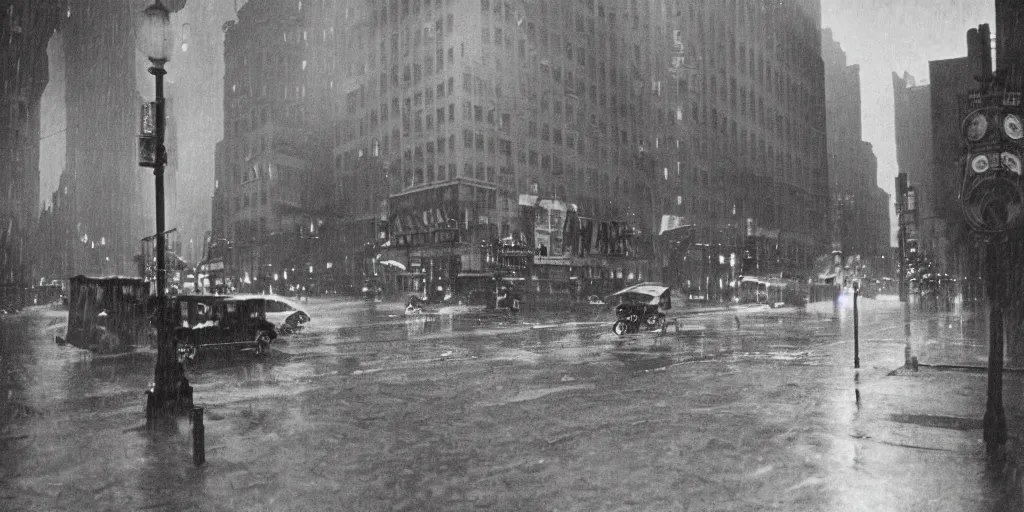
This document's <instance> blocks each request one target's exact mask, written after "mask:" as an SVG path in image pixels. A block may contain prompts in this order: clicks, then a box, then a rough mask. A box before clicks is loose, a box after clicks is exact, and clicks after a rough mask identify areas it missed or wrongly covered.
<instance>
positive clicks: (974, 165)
mask: <svg viewBox="0 0 1024 512" xmlns="http://www.w3.org/2000/svg"><path fill="white" fill-rule="evenodd" d="M989 167H990V165H989V161H988V155H978V156H975V157H974V158H972V159H971V170H972V171H974V172H976V173H978V174H981V173H983V172H985V171H988V170H989Z"/></svg>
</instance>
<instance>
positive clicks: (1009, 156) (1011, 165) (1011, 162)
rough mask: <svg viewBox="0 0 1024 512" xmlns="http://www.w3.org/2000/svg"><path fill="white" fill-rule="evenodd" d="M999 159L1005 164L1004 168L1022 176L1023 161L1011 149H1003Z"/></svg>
mask: <svg viewBox="0 0 1024 512" xmlns="http://www.w3.org/2000/svg"><path fill="white" fill-rule="evenodd" d="M999 160H1000V161H1001V163H1002V164H1003V168H1004V169H1006V170H1007V171H1010V172H1012V173H1014V174H1016V175H1018V176H1020V174H1021V163H1020V157H1019V156H1017V155H1015V154H1014V153H1011V152H1009V151H1003V154H1001V155H999Z"/></svg>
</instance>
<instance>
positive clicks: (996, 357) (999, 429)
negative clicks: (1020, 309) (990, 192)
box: [983, 241, 1006, 452]
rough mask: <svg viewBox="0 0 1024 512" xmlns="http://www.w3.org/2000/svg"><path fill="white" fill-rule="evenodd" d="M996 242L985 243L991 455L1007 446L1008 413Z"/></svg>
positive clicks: (987, 433)
mask: <svg viewBox="0 0 1024 512" xmlns="http://www.w3.org/2000/svg"><path fill="white" fill-rule="evenodd" d="M999 252H1000V251H999V250H998V246H997V243H996V242H991V241H990V242H988V243H987V244H985V281H986V283H985V284H986V289H987V292H988V305H989V306H988V307H989V314H988V315H989V316H988V323H989V326H988V332H989V340H988V341H989V343H988V393H987V396H988V401H987V403H986V405H985V419H984V421H983V425H984V429H985V430H984V439H985V446H986V447H987V448H988V450H989V451H990V452H991V451H993V450H995V449H997V448H998V447H999V446H1001V445H1004V444H1006V414H1005V413H1004V411H1003V338H1004V329H1003V327H1004V326H1003V291H1004V290H1003V284H1002V281H1001V280H1000V277H1001V276H1000V275H999V274H1000V273H999Z"/></svg>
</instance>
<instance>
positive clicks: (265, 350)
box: [256, 332, 270, 356]
mask: <svg viewBox="0 0 1024 512" xmlns="http://www.w3.org/2000/svg"><path fill="white" fill-rule="evenodd" d="M256 355H258V356H268V355H270V335H269V334H267V333H265V332H261V333H259V335H257V336H256Z"/></svg>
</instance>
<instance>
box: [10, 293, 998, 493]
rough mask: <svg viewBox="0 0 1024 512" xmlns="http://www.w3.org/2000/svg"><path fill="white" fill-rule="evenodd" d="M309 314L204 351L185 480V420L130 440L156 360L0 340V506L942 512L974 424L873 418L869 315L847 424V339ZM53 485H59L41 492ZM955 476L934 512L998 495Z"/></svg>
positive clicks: (585, 318) (348, 309)
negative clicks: (956, 494)
mask: <svg viewBox="0 0 1024 512" xmlns="http://www.w3.org/2000/svg"><path fill="white" fill-rule="evenodd" d="M310 313H311V316H312V317H313V321H312V322H311V323H310V324H309V325H308V327H307V328H306V329H304V330H303V331H302V332H299V333H296V334H294V335H290V336H286V337H282V338H280V339H279V340H278V341H277V342H275V343H274V344H273V345H272V353H271V354H270V355H269V356H268V357H256V356H255V355H254V354H252V353H251V351H239V350H224V351H216V352H209V353H204V354H203V355H202V357H200V360H199V361H198V363H197V364H195V365H193V366H191V367H190V368H189V371H188V375H189V378H190V380H191V381H192V384H193V386H195V392H196V397H197V402H198V403H199V404H201V405H204V406H205V407H206V409H207V432H208V441H207V444H208V455H207V460H208V463H207V466H206V467H204V468H202V469H199V470H196V469H195V468H192V467H191V465H190V464H189V460H190V454H189V451H188V447H189V440H188V432H189V426H188V424H187V421H185V422H184V423H183V424H180V425H178V431H177V432H170V433H161V434H157V436H158V437H153V434H152V433H148V432H146V431H144V430H142V429H138V427H139V426H141V423H142V394H141V392H142V390H143V389H144V388H145V386H146V385H147V384H148V382H149V381H150V380H151V379H152V373H153V364H154V360H155V353H154V351H153V350H152V348H149V347H144V348H140V349H139V350H137V351H135V352H133V353H130V354H125V355H121V356H114V357H106V356H105V357H94V356H93V355H92V354H89V353H87V352H83V351H80V350H77V349H72V348H69V347H58V346H56V345H55V344H54V343H53V341H52V335H53V331H54V330H55V329H53V328H49V330H47V329H48V327H47V325H48V323H49V322H51V321H52V320H53V319H54V318H59V314H57V315H54V314H50V313H45V312H38V313H35V316H31V315H28V316H26V317H24V318H23V319H21V320H19V321H21V322H23V323H22V324H17V323H15V324H11V323H0V326H2V327H0V329H4V330H2V331H0V334H3V335H4V338H3V339H5V340H7V339H13V340H14V341H12V342H9V343H4V344H0V355H2V359H0V368H2V370H3V372H4V373H3V375H4V380H3V383H2V386H3V387H2V389H0V390H2V392H3V396H5V397H6V400H3V401H0V404H2V407H3V410H2V412H3V413H4V417H5V418H6V419H7V423H6V424H5V425H4V427H3V430H2V432H0V450H2V451H3V453H4V454H5V455H6V454H10V455H12V456H13V457H4V460H3V461H2V462H0V480H2V479H6V480H7V481H8V482H10V483H8V484H0V495H3V496H8V495H10V496H18V500H19V501H9V502H10V503H17V504H28V505H33V504H39V503H48V504H51V505H50V506H52V504H57V508H60V507H68V508H70V507H72V506H73V504H76V503H77V504H80V505H81V508H86V509H91V508H99V509H102V508H107V509H111V508H113V509H144V508H161V507H164V508H170V509H188V508H200V509H202V508H209V507H211V506H212V507H215V508H217V509H239V508H240V509H252V508H260V507H262V506H264V505H263V504H265V503H271V501H268V500H279V501H275V503H291V502H296V503H297V502H299V501H297V500H310V499H313V500H314V501H313V502H312V503H327V502H330V503H336V502H338V500H339V499H341V500H343V501H344V502H345V503H348V504H351V505H352V508H351V509H353V510H356V509H358V510H372V509H381V508H387V509H396V508H398V509H400V508H402V507H405V508H406V509H409V510H413V509H421V510H426V509H447V510H461V509H469V508H478V506H479V505H481V504H483V505H488V504H489V506H490V507H491V508H495V507H497V508H500V506H501V505H500V504H502V503H504V504H509V503H517V504H518V505H517V507H516V508H518V509H522V510H536V509H551V508H553V507H554V508H559V509H562V508H564V509H575V510H583V509H588V510H589V509H595V508H596V509H600V508H603V507H606V504H607V503H610V502H616V503H630V502H632V503H633V505H630V506H627V508H629V509H649V508H650V507H649V506H647V505H650V503H649V502H647V501H644V499H641V498H639V497H638V496H636V495H633V494H632V493H631V491H629V489H644V490H645V491H644V492H645V493H649V494H651V495H656V496H667V495H669V494H673V495H681V496H686V497H687V499H688V502H689V503H691V504H697V505H694V506H696V507H697V508H698V509H701V508H702V506H701V505H699V504H704V505H708V506H710V505H711V504H714V503H718V504H722V505H723V506H724V505H725V504H727V503H730V502H728V501H727V500H726V501H722V500H723V499H725V498H727V497H732V496H741V497H742V498H740V501H738V502H731V503H732V505H736V506H737V507H738V508H739V509H750V510H760V509H765V508H775V509H781V510H837V511H839V510H855V509H857V507H861V506H862V505H863V504H869V505H871V507H869V508H868V509H869V510H886V509H889V508H887V506H886V505H887V502H886V499H889V500H896V501H895V502H899V503H907V501H906V499H905V498H903V499H902V501H900V500H899V499H898V496H895V495H887V496H885V497H884V498H875V497H872V496H869V495H866V494H865V493H864V489H865V488H870V487H871V486H872V485H875V486H877V485H881V482H885V481H888V480H889V479H890V478H893V477H894V473H893V471H894V470H893V469H891V468H901V470H903V471H905V472H908V473H910V474H913V475H918V476H916V477H915V480H913V482H910V483H912V484H913V485H914V486H915V487H914V490H913V491H912V492H913V493H916V494H914V495H916V496H922V494H920V493H921V489H927V490H929V492H934V493H935V495H941V496H947V497H948V496H949V495H950V492H951V491H946V492H942V490H941V488H937V487H936V485H938V484H936V485H932V484H924V483H921V482H923V481H924V480H922V479H923V478H924V475H927V474H928V473H929V469H930V467H931V465H936V464H949V457H965V456H966V455H964V454H967V453H973V452H971V451H970V450H971V448H970V444H969V442H968V440H969V438H970V436H972V435H974V434H975V433H976V431H977V416H963V417H961V416H958V415H957V414H954V413H952V412H943V411H926V410H893V409H892V408H891V407H889V404H891V403H893V401H894V400H895V397H896V396H897V395H895V394H894V391H893V389H892V387H891V385H887V384H886V382H889V381H880V380H879V379H880V378H881V377H884V375H885V374H886V372H888V371H889V370H891V367H889V366H886V365H887V364H888V363H886V362H885V361H884V360H883V359H882V358H881V356H880V354H883V353H889V352H886V350H889V349H890V348H891V347H892V346H893V345H894V342H893V341H894V340H892V338H891V337H890V336H889V335H888V334H887V331H885V329H887V328H888V327H889V323H890V322H891V321H892V318H894V317H893V316H891V315H889V314H888V313H885V312H882V313H878V315H877V316H875V317H870V318H865V321H864V322H863V323H862V326H864V327H863V331H862V332H863V333H864V335H865V339H863V340H862V349H863V350H864V352H863V355H862V357H863V358H864V361H865V369H864V370H863V372H864V374H863V375H864V376H863V377H862V378H861V379H862V381H861V382H860V383H859V384H858V385H857V390H858V391H861V395H862V403H858V402H856V401H855V399H854V390H853V384H852V380H851V381H850V382H851V383H850V384H847V385H842V386H840V385H838V384H836V381H835V379H834V375H836V373H837V372H839V373H841V374H845V372H848V371H849V368H850V364H849V363H848V362H847V357H848V356H847V355H846V351H847V350H848V344H849V340H850V333H851V329H852V327H851V324H850V321H849V318H848V317H846V316H841V317H840V318H838V319H835V320H833V319H832V318H831V315H828V314H825V315H818V314H811V313H804V312H798V311H788V312H787V311H738V312H728V313H727V314H712V313H700V312H695V313H689V312H688V313H686V314H681V315H680V316H679V324H680V327H681V329H680V331H679V332H675V330H674V329H672V328H669V329H668V332H667V333H664V334H662V333H642V334H638V335H628V336H624V337H621V338H620V337H618V336H616V335H614V334H613V333H612V332H611V318H610V316H605V317H602V316H599V315H593V314H587V315H581V316H579V317H573V316H571V315H565V317H564V318H562V319H561V320H558V319H553V318H551V315H550V314H549V313H546V316H543V317H541V316H531V315H530V314H523V315H519V316H510V315H504V314H491V313H486V312H485V313H478V314H444V313H427V314H421V315H409V316H406V315H404V314H403V313H402V311H401V309H398V308H394V307H390V308H389V307H383V306H382V307H374V308H368V307H366V305H365V304H362V303H313V304H311V306H310ZM921 325H922V328H923V327H924V324H921ZM40 326H42V327H40ZM922 331H924V329H922ZM941 331H942V330H941V328H940V332H941ZM895 341H900V340H895ZM620 342H621V343H620ZM899 350H901V347H897V348H896V349H893V351H895V352H899ZM891 352H892V351H891ZM849 357H852V356H849ZM877 367H883V368H885V372H882V371H881V370H877V369H875V368H877ZM880 376H881V377H880ZM890 380H892V379H890ZM921 402H922V403H925V399H922V400H921ZM921 432H924V433H921ZM72 433H73V434H72ZM929 436H930V437H929ZM922 439H924V441H922ZM915 443H916V444H915ZM933 448H938V449H933ZM900 450H915V451H919V452H922V453H923V454H920V455H907V454H906V453H903V452H901V451H900ZM933 452H935V454H933ZM942 457H946V458H942ZM968 463H969V464H971V466H970V467H975V465H974V464H975V463H974V462H971V461H969V462H968ZM693 468H700V470H699V471H694V470H693ZM54 475H60V476H59V477H58V481H68V482H70V483H69V484H68V485H66V486H63V488H58V487H56V486H53V485H49V484H47V481H48V480H50V479H53V478H54ZM572 475H578V476H576V477H574V476H572ZM965 476H967V477H966V478H963V479H962V483H960V484H958V485H960V488H961V489H960V494H961V495H964V496H968V498H964V499H962V500H959V501H955V500H954V501H950V502H949V503H948V504H946V505H941V504H940V505H938V506H935V507H934V508H933V509H934V510H979V508H977V504H978V503H986V502H987V501H986V500H987V498H986V496H987V495H986V494H985V493H992V491H991V489H989V488H986V487H984V486H983V485H981V484H979V483H978V482H979V480H978V478H975V477H971V475H965ZM854 477H856V478H859V479H862V480H863V481H865V482H875V484H870V483H866V484H864V486H858V485H853V484H849V483H848V482H849V479H850V478H854ZM941 485H942V486H945V487H947V488H950V489H957V487H955V485H954V484H952V483H951V482H950V480H948V479H946V480H942V483H941ZM865 486H867V487H865ZM425 489H431V491H429V493H427V494H424V493H425V492H426V491H425ZM517 489H518V490H519V491H517ZM531 489H532V490H534V491H536V493H534V494H531V497H526V496H525V495H524V494H522V492H523V491H524V490H531ZM556 489H557V490H558V492H557V493H555V490H556ZM886 489H889V488H888V487H887V488H886ZM887 492H891V491H887ZM537 493H539V494H537ZM314 497H315V498H314ZM567 497H572V498H571V502H570V500H569V498H567ZM2 499H8V498H2ZM12 499H14V498H9V499H8V500H12ZM317 500H323V501H317ZM538 500H541V501H538ZM631 500H632V501H631ZM3 503H4V502H0V508H3ZM303 503H310V502H309V501H303ZM403 504H404V505H403ZM730 506H731V505H730ZM16 508H17V507H16ZM36 508H38V507H36ZM485 508H486V507H485ZM654 508H659V507H657V506H655V507H654ZM861 509H864V508H863V507H861ZM865 510H867V509H865Z"/></svg>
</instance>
